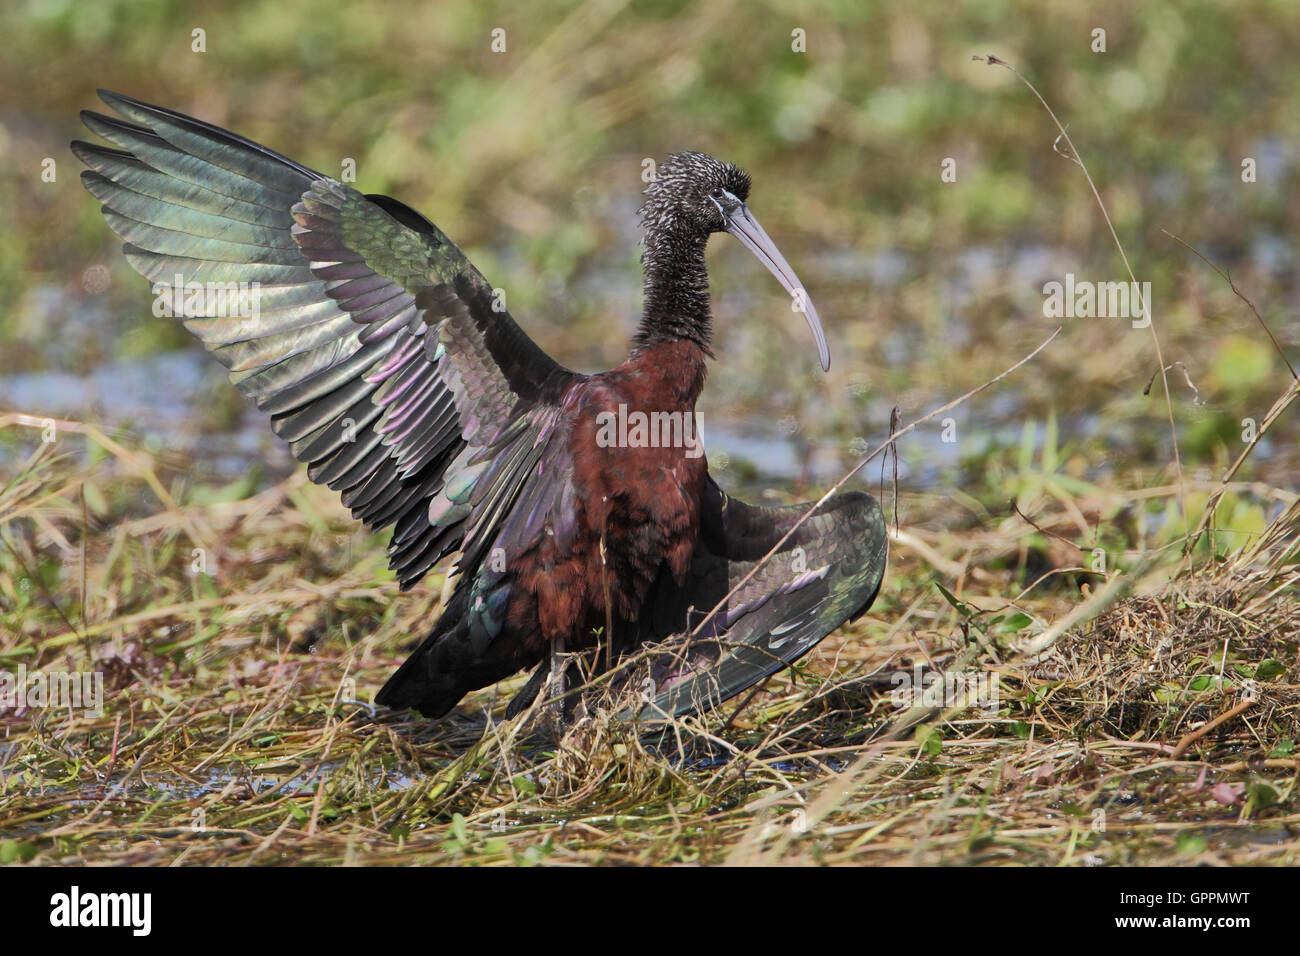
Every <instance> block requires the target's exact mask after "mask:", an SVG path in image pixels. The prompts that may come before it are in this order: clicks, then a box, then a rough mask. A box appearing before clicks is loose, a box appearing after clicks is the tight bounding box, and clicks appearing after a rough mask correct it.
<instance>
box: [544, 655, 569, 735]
mask: <svg viewBox="0 0 1300 956" xmlns="http://www.w3.org/2000/svg"><path fill="white" fill-rule="evenodd" d="M568 677H569V675H568V668H566V667H565V660H564V638H562V637H557V638H556V639H555V640H554V642H552V644H551V687H550V690H549V692H548V694H547V696H549V697H550V703H551V705H552V706H553V707H554V708H555V719H556V721H557V723H558V724H559V725H560V726H563V724H564V695H565V693H566V692H567V691H568V689H569V680H568Z"/></svg>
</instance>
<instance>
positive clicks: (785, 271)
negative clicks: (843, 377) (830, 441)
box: [723, 203, 831, 372]
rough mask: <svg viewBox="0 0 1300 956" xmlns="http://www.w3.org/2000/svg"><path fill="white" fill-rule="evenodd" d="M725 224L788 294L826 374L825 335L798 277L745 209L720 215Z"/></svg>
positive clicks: (742, 206) (827, 349)
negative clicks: (813, 342)
mask: <svg viewBox="0 0 1300 956" xmlns="http://www.w3.org/2000/svg"><path fill="white" fill-rule="evenodd" d="M723 215H724V218H725V220H726V223H727V232H729V233H731V234H732V235H733V236H735V237H736V238H737V239H739V240H740V241H741V242H742V243H744V245H745V248H746V249H748V250H749V251H750V252H752V253H753V254H754V255H756V256H758V259H759V261H760V262H762V263H763V265H765V266H767V268H768V271H769V272H771V273H772V275H774V276H776V278H777V281H779V282H780V283H781V285H782V286H784V287H785V291H786V292H788V293H790V298H791V299H792V300H793V301H794V310H795V311H796V312H802V313H803V317H804V318H805V319H807V320H808V328H810V329H812V334H813V340H814V341H815V342H816V343H817V357H818V358H819V359H821V363H822V371H823V372H825V371H829V369H830V367H831V350H830V346H828V345H827V344H826V332H825V331H824V330H823V329H822V320H821V319H820V318H818V317H817V309H816V307H815V306H813V304H812V300H811V299H809V298H808V293H807V292H805V291H804V288H803V285H801V284H800V282H799V277H798V276H797V275H795V274H794V269H792V268H790V263H788V262H786V261H785V256H783V255H781V250H780V249H778V248H777V247H776V243H774V242H773V241H772V238H771V237H770V236H769V235H768V234H767V233H766V232H764V231H763V227H762V226H760V225H759V224H758V220H757V219H755V218H754V215H753V213H751V212H750V211H749V207H748V206H746V205H745V204H744V203H739V204H738V205H737V206H736V207H735V208H734V209H732V210H731V211H730V212H729V213H724V214H723Z"/></svg>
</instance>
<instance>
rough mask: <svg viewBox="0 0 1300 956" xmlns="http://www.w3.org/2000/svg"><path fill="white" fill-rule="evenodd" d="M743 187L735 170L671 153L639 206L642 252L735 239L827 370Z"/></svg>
mask: <svg viewBox="0 0 1300 956" xmlns="http://www.w3.org/2000/svg"><path fill="white" fill-rule="evenodd" d="M749 187H750V179H749V174H748V173H747V172H745V171H744V170H743V169H741V168H740V167H739V166H735V165H733V164H732V163H724V162H722V161H721V160H719V159H714V158H713V157H712V156H709V155H707V154H705V153H696V152H684V153H673V154H672V155H671V156H669V157H668V158H667V159H666V160H664V161H663V162H662V163H661V164H660V165H659V168H658V169H657V170H656V173H655V178H654V181H653V182H651V183H650V185H649V186H648V187H647V188H646V191H645V197H646V198H645V202H644V203H643V204H642V205H641V223H642V225H643V226H644V227H645V230H646V237H647V248H649V241H650V239H651V237H654V238H655V240H656V241H663V242H665V243H668V244H669V245H671V244H672V243H675V242H701V243H702V242H705V241H707V240H708V237H709V236H710V235H711V234H713V233H715V232H727V233H730V234H731V235H733V236H735V237H736V238H737V239H739V240H740V241H741V243H742V244H743V245H744V246H745V248H746V249H748V250H749V251H750V252H752V253H753V254H754V255H755V256H757V257H758V259H759V261H760V262H762V263H763V265H765V266H767V268H768V271H770V272H771V273H772V275H774V276H776V278H777V280H778V281H779V282H780V283H781V285H782V286H783V287H784V288H785V291H786V292H788V293H789V294H790V297H791V299H792V301H793V304H794V308H795V311H798V312H802V313H803V316H804V318H805V319H806V320H807V322H808V327H809V328H810V329H811V330H812V334H813V339H814V340H815V341H816V343H817V355H818V358H819V359H820V360H821V366H822V369H823V370H826V369H829V368H830V365H831V353H830V347H829V346H828V345H827V343H826V333H825V332H824V331H823V330H822V324H821V319H819V318H818V316H817V310H816V308H814V306H813V304H812V300H811V299H809V298H808V294H807V292H805V291H804V288H803V284H802V283H800V281H799V277H798V276H797V275H795V272H794V269H792V268H791V267H790V263H788V262H786V260H785V256H783V255H781V251H780V250H779V249H777V247H776V243H774V242H773V241H772V239H771V237H769V236H768V234H767V233H766V232H765V231H764V230H763V227H762V226H760V225H759V224H758V220H757V219H755V218H754V215H753V213H751V212H750V211H749V207H748V206H746V205H745V201H746V200H747V199H748V198H749Z"/></svg>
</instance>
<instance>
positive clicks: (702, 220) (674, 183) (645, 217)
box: [640, 151, 750, 246]
mask: <svg viewBox="0 0 1300 956" xmlns="http://www.w3.org/2000/svg"><path fill="white" fill-rule="evenodd" d="M749 186H750V182H749V174H748V173H747V172H745V171H744V170H743V169H741V168H740V167H739V166H735V165H733V164H731V163H724V162H722V160H720V159H714V158H713V157H712V156H709V155H708V154H706V153H696V152H689V151H688V152H683V153H673V154H672V155H671V156H669V157H668V158H667V159H665V160H664V161H663V162H662V163H661V164H660V165H659V169H658V171H657V172H656V175H655V180H654V182H652V183H651V184H650V185H649V186H648V187H646V190H645V202H644V203H642V205H641V213H640V215H641V224H642V225H643V226H644V227H645V230H646V238H647V243H646V244H647V246H649V245H650V241H649V240H651V239H652V238H653V237H654V236H655V235H656V234H659V235H675V236H683V235H690V234H694V235H696V236H700V237H707V236H708V235H709V233H711V232H720V231H721V230H722V229H723V225H724V223H723V221H722V213H721V212H720V211H719V210H718V207H717V205H716V204H715V203H713V202H712V201H711V200H710V199H709V196H710V195H711V194H713V193H715V192H716V191H718V190H726V191H727V192H729V193H731V194H732V195H733V196H735V197H736V198H737V199H739V200H740V201H741V202H744V201H745V200H746V199H747V198H749Z"/></svg>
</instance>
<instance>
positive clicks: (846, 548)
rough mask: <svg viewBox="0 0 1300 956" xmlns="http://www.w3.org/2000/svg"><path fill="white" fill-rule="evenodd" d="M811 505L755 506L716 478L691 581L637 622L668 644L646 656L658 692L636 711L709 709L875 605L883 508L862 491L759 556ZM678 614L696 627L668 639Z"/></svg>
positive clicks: (883, 543) (884, 546)
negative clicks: (683, 635) (775, 549)
mask: <svg viewBox="0 0 1300 956" xmlns="http://www.w3.org/2000/svg"><path fill="white" fill-rule="evenodd" d="M811 507H812V503H811V502H808V503H805V504H801V505H789V506H786V507H781V508H760V507H755V506H753V505H748V504H746V503H745V502H743V501H739V500H737V499H735V498H732V497H729V496H728V495H727V494H725V493H724V492H723V491H722V490H721V489H720V488H718V486H717V485H716V484H715V483H714V482H713V480H712V479H710V480H709V484H708V488H707V490H706V492H705V500H704V506H703V512H702V516H701V527H700V539H699V544H698V545H697V547H696V553H695V558H694V561H693V563H692V567H691V575H690V578H689V580H688V581H687V584H686V586H685V587H684V588H680V589H676V588H672V589H671V590H672V592H673V593H672V594H671V595H667V594H665V595H664V596H665V597H666V598H669V599H668V600H666V601H663V602H662V603H661V604H660V605H659V609H658V613H657V614H656V615H655V617H654V619H647V620H644V621H643V622H642V639H643V640H644V639H651V640H658V641H664V642H666V643H667V644H668V648H669V649H667V650H665V651H664V652H663V653H662V654H660V655H659V656H658V657H657V658H656V659H655V660H654V661H653V662H652V664H651V673H650V676H651V678H652V679H653V680H654V682H655V684H654V686H655V696H654V698H653V700H651V701H649V702H648V703H647V704H646V705H645V706H644V707H643V708H641V713H640V716H641V717H642V718H643V719H654V718H656V717H659V718H662V717H664V716H678V715H682V714H686V713H691V712H696V711H703V710H708V709H709V708H711V707H714V706H716V705H717V704H720V703H721V702H722V701H724V700H727V699H728V698H730V697H733V696H735V695H736V694H738V693H740V692H741V691H743V690H745V689H746V688H747V687H750V686H752V685H754V684H756V683H758V682H759V681H761V680H763V679H764V678H766V677H768V676H769V675H771V674H774V673H776V671H778V670H780V669H781V668H783V667H785V666H787V665H789V664H791V663H793V662H794V661H796V660H798V659H799V658H800V657H802V656H803V655H804V654H806V653H807V652H808V651H809V650H811V649H812V647H813V646H814V645H816V644H817V643H818V642H819V641H820V640H822V638H824V637H826V635H828V634H829V633H831V631H833V630H835V629H836V628H837V627H839V626H840V625H841V624H844V623H845V622H847V621H851V620H854V619H855V618H857V617H858V616H859V615H861V614H863V613H865V612H866V610H867V608H869V607H870V606H871V603H872V602H873V601H874V600H875V597H876V593H877V591H878V590H879V588H880V582H881V580H882V578H883V577H884V573H885V562H886V558H887V556H888V540H887V536H886V532H885V519H884V516H883V515H882V514H881V511H880V506H879V505H878V504H877V503H876V500H875V499H874V498H873V497H871V495H869V494H866V493H864V492H849V493H846V494H840V495H836V496H834V497H832V498H831V499H830V500H829V501H827V502H826V504H825V505H823V506H822V507H821V508H819V509H818V510H817V511H816V512H815V513H814V514H813V515H812V517H810V518H809V519H808V520H806V521H805V522H804V523H803V524H802V525H800V526H799V527H798V528H797V529H796V530H795V532H794V534H792V535H791V536H790V538H789V540H787V541H786V542H785V543H784V544H783V545H781V548H780V550H779V551H778V552H777V553H776V554H774V555H773V556H772V557H771V559H769V560H768V561H767V562H766V563H763V558H764V556H765V555H766V554H767V553H768V552H769V551H771V550H772V548H773V547H775V546H776V544H777V542H778V541H780V540H781V538H782V537H784V536H785V534H786V533H787V532H788V531H790V529H791V528H792V527H794V525H795V523H796V522H797V521H798V520H799V519H800V518H801V517H802V516H803V515H804V514H805V513H806V512H807V511H808V509H809V508H811ZM756 567H757V571H756V572H755V573H754V575H753V577H751V578H749V580H748V581H745V578H746V576H747V575H749V574H750V572H751V571H754V570H755V568H756ZM742 581H744V583H743V584H742V583H741V582H742ZM733 589H736V593H735V594H734V595H731V597H730V598H728V597H727V595H728V594H730V592H731V591H732V590H733ZM724 599H725V603H723V604H722V606H721V608H719V609H718V611H717V612H716V614H712V615H710V612H711V611H713V609H714V608H715V607H716V606H717V605H718V604H719V602H723V601H724ZM682 621H685V629H686V631H687V634H691V633H693V632H694V631H696V629H697V628H698V630H699V633H698V634H695V636H693V637H687V638H685V639H682V638H679V637H676V636H674V635H672V634H671V633H670V632H671V629H672V628H674V627H678V628H679V627H681V626H682V624H681V622H682ZM701 624H703V627H700V625H701Z"/></svg>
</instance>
